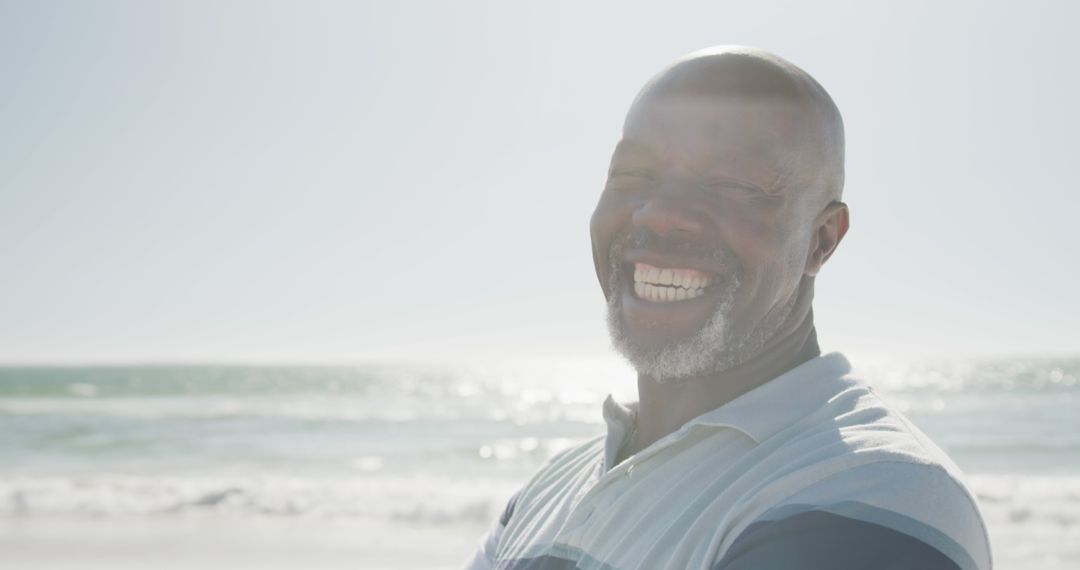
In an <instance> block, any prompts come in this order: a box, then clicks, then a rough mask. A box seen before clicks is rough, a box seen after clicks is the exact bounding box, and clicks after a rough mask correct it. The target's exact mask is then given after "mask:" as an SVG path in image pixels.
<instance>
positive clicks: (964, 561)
mask: <svg viewBox="0 0 1080 570" xmlns="http://www.w3.org/2000/svg"><path fill="white" fill-rule="evenodd" d="M771 455H772V461H771V462H770V463H771V464H772V468H773V469H775V471H773V472H772V473H771V476H770V477H765V479H766V480H767V481H768V482H767V483H764V484H763V485H762V486H761V487H759V489H758V490H759V491H760V493H759V494H756V499H757V504H756V508H754V509H752V514H751V517H750V521H751V522H749V523H748V524H745V525H743V526H742V527H741V528H740V529H738V531H737V533H736V534H735V535H734V536H731V537H729V541H728V545H727V548H726V549H724V552H723V557H722V559H723V560H722V561H723V562H724V566H723V567H724V568H731V569H735V568H751V567H755V566H753V565H751V566H744V565H740V564H748V563H750V562H753V564H756V565H759V566H760V565H764V566H761V567H770V566H775V567H784V566H785V564H784V562H783V561H784V559H783V558H782V557H783V556H800V557H804V556H810V557H812V556H815V555H820V556H822V557H824V558H822V563H821V565H814V564H810V563H809V562H806V561H805V560H804V561H803V562H804V564H802V565H800V566H799V567H800V568H802V567H805V568H818V567H821V568H826V567H828V568H845V567H851V568H858V567H881V568H962V569H964V570H968V569H983V568H990V547H989V540H988V537H987V532H986V528H985V525H984V523H983V519H982V516H981V514H980V512H979V508H978V503H977V501H976V499H975V497H974V495H973V494H972V493H971V491H970V490H969V489H968V487H967V486H966V484H965V483H964V478H963V474H962V473H961V471H960V469H959V468H958V467H957V466H956V465H955V463H953V461H952V460H951V459H950V458H949V457H948V456H947V455H946V454H945V452H944V451H942V450H941V449H940V448H939V447H938V446H937V445H935V444H934V443H933V441H931V440H930V438H928V437H927V436H926V435H925V434H923V433H922V431H920V430H919V429H918V428H917V427H915V425H914V424H912V423H911V422H910V421H909V420H908V419H907V418H906V417H905V416H904V415H903V414H902V413H900V412H899V411H897V410H895V409H894V408H892V407H891V406H889V405H888V404H887V403H886V402H885V401H884V400H883V399H881V398H880V397H878V396H877V395H876V394H875V393H874V392H873V390H872V388H869V387H868V386H866V385H865V384H859V385H856V386H853V387H852V388H851V389H849V390H845V391H844V392H842V393H840V394H838V395H837V396H836V397H835V398H833V399H832V400H831V401H830V402H829V403H828V405H827V406H825V407H823V408H822V409H821V410H819V411H818V412H817V413H815V414H813V415H812V416H810V417H807V418H804V419H803V420H802V421H800V422H797V424H796V425H794V426H792V429H791V430H790V431H789V433H788V434H786V435H784V436H782V437H780V438H779V441H777V442H774V448H773V450H772V453H771ZM815 553H817V554H815ZM774 556H780V557H781V558H772V557H774ZM762 557H765V558H762ZM838 557H841V558H838ZM736 561H739V563H738V564H736Z"/></svg>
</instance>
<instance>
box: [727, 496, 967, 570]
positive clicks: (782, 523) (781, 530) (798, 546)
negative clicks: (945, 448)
mask: <svg viewBox="0 0 1080 570" xmlns="http://www.w3.org/2000/svg"><path fill="white" fill-rule="evenodd" d="M772 568H785V569H790V570H863V569H866V568H874V569H878V570H960V567H959V566H957V565H956V563H955V562H953V561H952V560H951V559H950V558H949V557H948V556H945V554H943V553H942V552H941V551H939V550H937V549H936V548H934V547H932V546H930V545H929V544H926V543H925V542H922V541H920V540H918V539H917V538H915V537H912V536H910V535H907V534H904V533H901V532H898V531H895V530H893V529H891V528H888V527H885V526H881V525H877V524H873V523H869V522H865V521H860V520H857V519H853V518H848V517H846V516H843V515H838V514H834V513H830V512H828V511H821V510H810V511H806V512H803V513H799V514H797V515H793V516H790V517H788V518H785V519H782V520H779V521H769V522H763V523H756V524H754V525H751V526H750V528H748V529H747V530H746V531H745V532H743V533H742V534H741V535H739V538H738V539H736V541H735V543H734V544H733V545H732V547H731V548H730V549H728V552H727V554H726V555H725V556H724V558H723V559H721V560H720V562H719V563H718V564H717V565H716V566H714V569H715V570H768V569H772Z"/></svg>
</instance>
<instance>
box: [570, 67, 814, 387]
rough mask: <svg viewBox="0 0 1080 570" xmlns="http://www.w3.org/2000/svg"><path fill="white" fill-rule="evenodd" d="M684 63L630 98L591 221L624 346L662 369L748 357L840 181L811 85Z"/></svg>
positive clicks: (773, 325)
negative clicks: (833, 178)
mask: <svg viewBox="0 0 1080 570" xmlns="http://www.w3.org/2000/svg"><path fill="white" fill-rule="evenodd" d="M705 63H706V64H710V63H715V61H713V62H705ZM721 63H724V62H721ZM740 63H741V62H740ZM682 65H683V66H684V67H683V68H681V69H680V68H679V66H678V65H677V66H676V67H674V68H673V69H672V70H668V71H667V72H665V73H664V74H662V75H661V76H659V79H657V80H654V81H653V82H652V83H650V84H649V85H647V86H646V88H645V90H644V91H643V93H642V94H641V95H640V96H639V97H638V99H637V100H636V101H635V103H634V105H633V107H632V108H631V110H630V113H629V114H628V116H627V119H626V123H625V126H624V129H623V138H622V140H621V141H620V142H619V143H618V145H617V147H616V149H615V152H614V155H613V157H612V161H611V168H610V170H609V174H608V180H607V184H606V186H605V188H604V191H603V194H602V195H601V197H600V201H599V203H598V204H597V207H596V211H595V212H594V214H593V218H592V227H591V233H592V239H593V254H594V259H595V262H596V269H597V276H598V277H599V279H600V282H601V284H602V285H603V287H604V293H605V296H606V297H607V299H608V322H609V327H610V329H611V333H612V338H613V341H614V344H615V345H616V348H618V349H619V350H620V351H621V352H622V353H623V354H624V355H625V356H626V357H627V358H628V359H629V360H630V362H631V363H632V364H633V365H634V366H635V367H636V368H637V370H638V371H639V372H640V373H642V374H645V375H647V376H650V377H652V378H655V379H657V380H660V381H664V380H669V379H673V378H681V377H687V376H691V375H695V374H700V373H704V372H715V371H719V370H723V369H727V368H731V367H733V366H736V365H738V364H740V363H742V362H744V361H746V360H748V359H750V358H752V357H753V356H755V355H756V354H757V353H758V352H759V351H760V350H761V349H762V347H763V346H764V345H765V344H766V343H767V342H768V341H769V340H770V339H772V338H773V337H774V336H775V335H776V334H777V331H779V330H780V329H781V328H782V327H783V325H784V324H785V322H786V321H787V320H788V319H789V317H790V316H791V311H792V307H794V306H795V304H796V300H797V298H798V296H799V294H800V289H801V288H800V284H801V283H802V282H803V278H804V276H808V275H809V276H812V274H813V272H815V271H816V269H817V266H816V264H815V263H813V259H812V258H813V256H812V255H811V253H812V250H813V246H814V240H813V237H814V233H815V223H816V219H815V215H816V214H818V213H819V211H820V209H821V207H822V206H823V204H822V197H823V196H827V193H823V192H822V191H821V188H822V186H823V185H828V183H829V182H830V178H829V176H827V174H828V168H826V167H828V166H831V165H827V164H824V163H823V161H824V159H823V154H822V148H821V145H819V144H814V143H815V141H818V140H820V128H819V127H820V125H819V123H820V119H819V117H818V114H817V113H816V112H814V109H813V108H812V107H811V106H809V105H808V103H807V101H806V99H805V97H800V96H799V92H798V89H799V88H800V86H799V85H797V84H796V85H791V84H788V83H783V82H782V80H783V79H784V78H783V77H780V78H779V79H777V77H775V76H774V75H767V76H765V80H766V81H765V82H764V83H762V76H761V75H757V72H758V71H760V70H758V69H757V68H756V67H755V68H754V70H755V71H754V72H753V73H751V74H750V76H749V77H747V76H746V73H745V70H741V69H738V68H736V69H734V70H732V68H731V67H730V66H729V65H721V67H720V69H717V68H716V66H715V65H704V66H702V65H698V64H695V63H693V62H691V64H690V65H686V64H682ZM725 72H726V73H725ZM770 81H781V84H780V85H778V86H777V85H771V84H769V82H770ZM763 85H764V86H765V89H764V90H762V86H763ZM826 202H827V201H826Z"/></svg>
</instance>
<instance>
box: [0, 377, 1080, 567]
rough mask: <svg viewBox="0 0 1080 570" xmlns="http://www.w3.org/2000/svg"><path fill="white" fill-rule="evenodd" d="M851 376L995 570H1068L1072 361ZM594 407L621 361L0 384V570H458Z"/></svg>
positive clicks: (625, 396)
mask: <svg viewBox="0 0 1080 570" xmlns="http://www.w3.org/2000/svg"><path fill="white" fill-rule="evenodd" d="M852 362H853V364H854V365H855V368H856V373H857V374H858V375H860V376H862V377H863V378H866V379H867V380H868V381H869V382H870V383H871V384H873V385H874V386H875V387H876V388H877V390H878V391H879V393H881V394H882V395H884V396H885V397H886V398H887V399H888V400H889V401H890V402H892V403H893V404H895V405H896V406H897V407H899V408H900V409H901V410H903V411H905V412H906V413H907V414H908V416H909V417H910V418H911V419H912V420H913V421H914V422H915V423H916V424H917V425H918V426H920V427H921V428H922V429H923V431H925V432H926V433H927V434H928V435H930V437H931V438H933V439H934V440H935V441H936V442H937V443H938V444H939V445H941V446H942V447H943V448H944V449H945V450H946V451H947V452H948V453H949V454H950V455H951V456H952V457H953V458H954V459H955V460H956V462H957V463H958V464H959V465H960V467H961V468H962V469H963V470H964V471H965V473H967V475H968V477H969V481H970V483H971V485H972V487H973V488H974V490H975V491H976V493H977V495H978V498H979V501H980V503H981V506H982V509H983V514H984V516H985V517H986V520H987V523H988V525H989V528H990V533H991V541H992V545H993V548H994V557H995V567H996V568H999V569H1001V570H1013V569H1021V568H1023V569H1030V568H1043V569H1065V568H1080V381H1078V380H1080V358H1042V359H1035V358H1020V359H1017V358H1013V359H1005V358H992V359H954V360H944V359H936V360H930V359H926V360H907V361H885V360H872V361H871V360H861V361H860V359H858V358H857V357H853V358H852ZM609 393H611V394H613V395H614V396H615V398H616V399H618V400H620V401H623V402H628V401H632V400H634V399H636V384H635V380H634V376H633V373H632V372H631V371H630V370H629V369H628V368H627V367H626V366H625V365H624V364H622V363H620V362H619V361H617V360H615V359H614V358H612V359H565V360H553V359H548V360H533V361H516V362H501V363H486V364H475V365H468V364H445V365H434V364H416V365H403V364H379V365H375V364H371V365H355V366H241V365H229V366H224V365H220V366H219V365H181V366H174V365H152V366H85V367H84V366H64V367H54V366H34V367H3V368H0V430H2V434H3V436H2V437H0V561H2V562H0V567H3V568H5V569H12V570H14V569H21V568H34V569H39V568H80V569H82V568H110V569H117V568H145V567H154V568H194V567H198V568H217V567H221V568H225V567H228V568H230V569H235V568H346V567H348V568H371V569H375V568H388V569H389V568H417V569H420V568H423V569H435V568H460V567H462V566H463V565H464V563H465V561H466V560H467V559H468V558H469V557H470V555H471V553H472V551H473V550H474V549H475V548H476V546H477V545H478V543H479V541H480V538H481V537H482V535H483V533H484V532H485V531H486V529H487V528H488V526H489V525H490V524H491V522H492V520H493V519H494V518H495V517H496V516H498V514H499V513H500V512H501V511H502V509H503V507H504V506H505V503H506V500H507V499H508V498H509V497H510V495H511V494H512V493H513V492H514V491H515V490H516V489H517V488H518V486H520V485H521V484H522V483H523V482H524V481H525V479H526V478H528V477H529V475H531V474H532V473H533V472H534V471H535V470H536V469H537V468H538V467H539V466H540V465H541V464H542V463H543V462H544V461H545V460H546V459H547V458H548V457H550V456H551V455H552V454H553V453H555V452H557V451H559V450H561V449H564V448H565V447H567V446H570V445H573V444H574V443H576V442H579V441H582V440H584V439H586V438H589V437H592V436H595V435H598V434H600V433H603V431H604V424H603V419H602V416H601V402H602V401H603V399H604V397H605V396H606V395H607V394H609ZM150 563H152V566H149V565H148V564H150Z"/></svg>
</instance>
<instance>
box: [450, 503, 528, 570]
mask: <svg viewBox="0 0 1080 570" xmlns="http://www.w3.org/2000/svg"><path fill="white" fill-rule="evenodd" d="M520 494H521V491H518V492H517V493H514V495H513V496H512V497H510V500H509V501H508V502H507V503H506V508H505V509H503V512H502V514H501V515H499V517H498V518H497V519H495V521H494V522H493V523H492V525H491V528H490V529H488V531H487V533H485V534H484V537H483V538H482V539H481V540H480V546H479V547H477V549H476V552H475V553H474V554H473V557H472V559H471V560H469V562H468V563H467V564H465V568H464V570H494V568H495V550H496V549H497V548H498V547H499V540H500V539H502V534H503V532H504V531H505V530H506V525H507V524H509V523H510V517H512V516H513V515H514V507H515V506H517V499H518V495H520Z"/></svg>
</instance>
